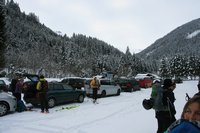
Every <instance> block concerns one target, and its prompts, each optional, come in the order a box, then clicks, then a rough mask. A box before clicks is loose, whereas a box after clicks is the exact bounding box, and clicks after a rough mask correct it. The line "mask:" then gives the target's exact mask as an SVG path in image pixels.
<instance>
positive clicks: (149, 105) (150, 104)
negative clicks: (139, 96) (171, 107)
mask: <svg viewBox="0 0 200 133" xmlns="http://www.w3.org/2000/svg"><path fill="white" fill-rule="evenodd" d="M153 103H154V101H153V99H151V98H150V99H144V100H143V101H142V106H143V107H144V108H145V109H146V110H149V109H152V108H153Z"/></svg>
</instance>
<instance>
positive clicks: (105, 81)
mask: <svg viewBox="0 0 200 133" xmlns="http://www.w3.org/2000/svg"><path fill="white" fill-rule="evenodd" d="M101 85H110V81H109V80H101Z"/></svg>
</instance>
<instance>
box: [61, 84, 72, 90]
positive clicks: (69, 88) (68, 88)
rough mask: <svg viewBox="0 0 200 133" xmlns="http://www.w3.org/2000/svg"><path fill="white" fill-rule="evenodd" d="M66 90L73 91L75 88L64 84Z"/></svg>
mask: <svg viewBox="0 0 200 133" xmlns="http://www.w3.org/2000/svg"><path fill="white" fill-rule="evenodd" d="M63 87H64V89H65V90H73V88H72V87H71V86H69V85H67V84H63Z"/></svg>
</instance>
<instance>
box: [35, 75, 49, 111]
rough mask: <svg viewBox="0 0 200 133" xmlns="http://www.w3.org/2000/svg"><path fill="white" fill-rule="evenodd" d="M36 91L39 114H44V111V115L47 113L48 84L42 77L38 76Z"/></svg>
mask: <svg viewBox="0 0 200 133" xmlns="http://www.w3.org/2000/svg"><path fill="white" fill-rule="evenodd" d="M36 89H37V91H38V96H39V101H40V108H41V113H44V109H45V113H49V107H48V99H47V92H48V82H47V81H46V80H45V79H44V76H43V75H41V76H40V79H39V81H38V83H37V86H36Z"/></svg>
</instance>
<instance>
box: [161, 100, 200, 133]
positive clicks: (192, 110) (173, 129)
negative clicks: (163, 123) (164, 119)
mask: <svg viewBox="0 0 200 133" xmlns="http://www.w3.org/2000/svg"><path fill="white" fill-rule="evenodd" d="M165 133H200V97H199V96H194V97H192V98H191V99H189V100H188V101H187V103H186V104H185V106H184V108H183V112H182V115H181V119H179V120H177V121H175V122H174V123H173V124H171V125H170V127H169V128H168V129H167V131H166V132H165Z"/></svg>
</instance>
